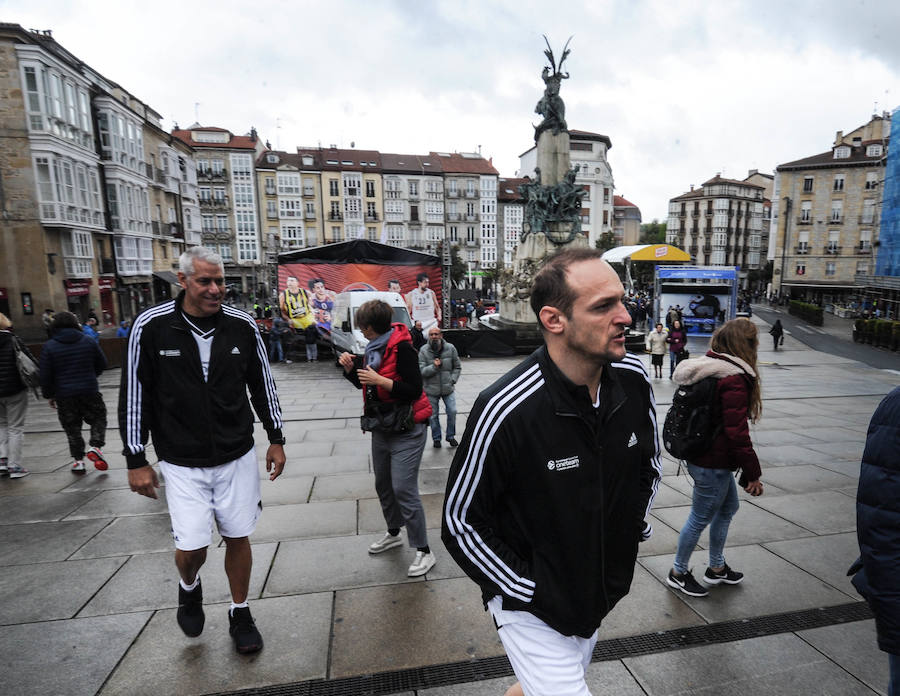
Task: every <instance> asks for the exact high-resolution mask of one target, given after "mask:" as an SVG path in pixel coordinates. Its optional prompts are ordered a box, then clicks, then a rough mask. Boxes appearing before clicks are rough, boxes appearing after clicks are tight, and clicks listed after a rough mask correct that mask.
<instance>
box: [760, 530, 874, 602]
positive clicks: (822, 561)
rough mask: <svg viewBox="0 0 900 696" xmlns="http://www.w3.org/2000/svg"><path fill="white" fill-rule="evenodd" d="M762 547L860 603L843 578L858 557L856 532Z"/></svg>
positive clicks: (776, 542)
mask: <svg viewBox="0 0 900 696" xmlns="http://www.w3.org/2000/svg"><path fill="white" fill-rule="evenodd" d="M763 546H764V547H765V548H766V549H768V550H769V551H771V552H772V553H774V554H777V555H779V556H781V557H782V558H783V559H785V560H786V561H790V562H791V563H793V564H794V565H795V566H797V567H798V568H802V569H803V570H805V571H806V572H807V573H810V574H812V575H815V576H816V577H817V578H820V579H821V580H824V581H825V582H827V583H828V584H829V585H831V586H832V587H835V588H837V589H839V590H841V591H842V592H844V593H846V594H847V595H848V597H849V598H850V599H855V600H858V601H861V599H862V598H861V597H860V596H859V594H858V593H857V592H856V589H855V588H854V587H853V585H852V584H851V582H850V578H849V577H847V569H848V568H849V567H850V564H851V563H853V561H855V560H856V558H857V557H858V556H859V543H858V542H857V540H856V532H846V533H844V534H829V535H827V536H816V537H809V538H806V539H792V540H790V541H775V542H771V543H768V544H763Z"/></svg>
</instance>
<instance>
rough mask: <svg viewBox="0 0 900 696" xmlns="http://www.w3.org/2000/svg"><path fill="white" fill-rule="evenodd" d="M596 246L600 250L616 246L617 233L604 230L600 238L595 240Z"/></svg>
mask: <svg viewBox="0 0 900 696" xmlns="http://www.w3.org/2000/svg"><path fill="white" fill-rule="evenodd" d="M594 246H595V247H597V248H598V249H599V250H600V251H608V250H609V249H612V248H613V247H614V246H616V235H614V234H613V233H612V232H604V233H603V234H601V235H600V238H599V239H598V240H597V241H596V242H594Z"/></svg>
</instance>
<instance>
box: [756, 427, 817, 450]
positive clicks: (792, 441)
mask: <svg viewBox="0 0 900 696" xmlns="http://www.w3.org/2000/svg"><path fill="white" fill-rule="evenodd" d="M752 440H753V444H759V445H801V446H802V445H806V444H810V445H811V444H815V443H816V442H817V440H816V439H815V438H811V437H806V436H805V435H803V434H802V432H795V431H793V430H759V431H757V432H755V433H753V437H752Z"/></svg>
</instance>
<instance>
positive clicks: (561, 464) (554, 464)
mask: <svg viewBox="0 0 900 696" xmlns="http://www.w3.org/2000/svg"><path fill="white" fill-rule="evenodd" d="M579 466H581V461H580V460H579V459H578V455H577V454H576V455H575V456H574V457H566V458H565V459H551V460H550V461H549V462H547V468H548V469H549V470H550V471H565V470H566V469H577V468H578V467H579Z"/></svg>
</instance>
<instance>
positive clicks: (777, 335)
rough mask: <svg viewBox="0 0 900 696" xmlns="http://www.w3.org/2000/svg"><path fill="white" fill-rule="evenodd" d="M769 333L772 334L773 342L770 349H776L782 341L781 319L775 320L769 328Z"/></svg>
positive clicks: (782, 328)
mask: <svg viewBox="0 0 900 696" xmlns="http://www.w3.org/2000/svg"><path fill="white" fill-rule="evenodd" d="M769 333H770V334H772V340H773V341H774V342H775V347H774V348H773V349H772V350H778V346H779V345H780V344H782V343H784V327H783V326H782V325H781V319H776V320H775V323H774V324H772V328H771V329H769Z"/></svg>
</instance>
